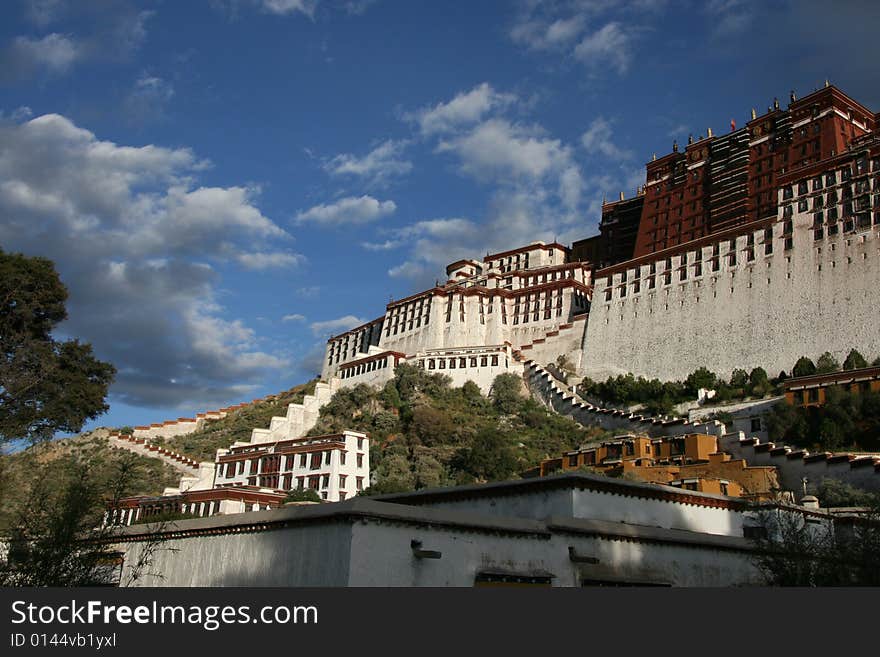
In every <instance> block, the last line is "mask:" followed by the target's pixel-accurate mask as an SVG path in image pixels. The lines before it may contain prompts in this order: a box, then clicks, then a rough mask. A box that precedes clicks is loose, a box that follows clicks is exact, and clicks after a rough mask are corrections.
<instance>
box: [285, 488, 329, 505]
mask: <svg viewBox="0 0 880 657" xmlns="http://www.w3.org/2000/svg"><path fill="white" fill-rule="evenodd" d="M320 501H321V496H320V495H319V494H318V491H316V490H315V489H314V488H304V489H299V488H297V489H294V490H291V491H288V493H287V496H286V497H285V498H284V503H285V504H286V503H287V502H320Z"/></svg>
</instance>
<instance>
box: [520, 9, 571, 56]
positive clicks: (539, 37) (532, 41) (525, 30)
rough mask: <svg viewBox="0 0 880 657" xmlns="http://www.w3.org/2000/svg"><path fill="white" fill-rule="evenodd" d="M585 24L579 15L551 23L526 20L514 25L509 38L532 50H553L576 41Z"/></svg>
mask: <svg viewBox="0 0 880 657" xmlns="http://www.w3.org/2000/svg"><path fill="white" fill-rule="evenodd" d="M585 23H586V17H585V16H583V15H579V14H575V15H574V16H571V17H569V18H559V19H556V20H553V21H543V20H526V21H523V22H520V23H517V24H516V25H514V27H513V29H511V31H510V37H511V39H513V41H515V42H516V43H521V44H523V45H525V46H526V47H528V48H530V49H532V50H555V49H560V48H563V47H565V46H567V45H568V44H570V43H571V42H572V41H573V40H574V39H576V38H577V36H578V35H579V34H580V33H581V32H583V30H584V26H585Z"/></svg>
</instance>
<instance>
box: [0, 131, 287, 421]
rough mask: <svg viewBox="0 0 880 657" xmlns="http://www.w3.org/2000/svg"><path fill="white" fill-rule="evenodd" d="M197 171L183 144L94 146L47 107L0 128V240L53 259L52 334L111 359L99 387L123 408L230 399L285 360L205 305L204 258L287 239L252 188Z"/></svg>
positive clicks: (210, 285)
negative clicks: (214, 180)
mask: <svg viewBox="0 0 880 657" xmlns="http://www.w3.org/2000/svg"><path fill="white" fill-rule="evenodd" d="M204 168H205V163H204V162H203V161H201V160H199V159H198V158H197V157H196V156H195V155H194V154H193V153H192V151H190V150H189V149H185V148H178V149H168V148H163V147H159V146H154V145H147V146H125V145H118V144H115V143H113V142H110V141H102V140H99V139H98V138H97V137H96V136H95V135H94V134H93V133H91V132H89V131H88V130H85V129H83V128H80V127H78V126H76V125H75V124H74V123H73V122H71V121H70V120H69V119H67V118H65V117H63V116H59V115H55V114H50V115H45V116H39V117H37V118H34V119H32V120H30V121H27V122H26V123H22V124H2V125H0V181H2V182H0V216H3V217H4V219H3V221H2V222H0V243H2V244H3V246H4V248H8V249H14V250H16V251H21V252H23V253H26V254H29V255H42V256H45V257H48V258H50V259H52V260H53V261H54V262H55V263H56V266H57V268H58V271H59V273H60V275H61V278H62V280H63V281H64V283H65V285H67V287H68V289H69V290H70V300H69V303H68V310H69V313H70V317H69V319H68V320H67V321H66V322H65V323H64V324H63V325H62V326H61V327H60V329H59V330H60V333H61V334H66V335H74V336H77V337H79V338H82V339H83V340H86V341H88V342H91V343H92V344H93V345H94V347H95V350H96V352H97V354H98V356H99V357H100V358H103V359H107V360H109V361H111V362H113V363H114V364H115V365H116V366H117V368H118V370H119V374H118V375H117V380H116V383H115V384H114V385H113V387H112V388H111V395H112V396H113V397H114V398H116V399H120V400H122V401H124V402H126V403H129V404H132V405H141V406H151V405H158V406H166V405H175V406H176V405H179V404H184V403H190V404H200V403H203V402H204V403H207V400H212V401H215V400H218V399H227V400H230V401H231V400H232V399H235V398H237V397H238V396H239V395H240V394H241V392H242V390H245V389H246V388H247V387H248V385H249V383H250V382H251V381H254V380H258V379H259V378H261V377H264V376H265V374H266V370H267V369H279V368H282V367H284V366H285V365H286V363H287V361H286V360H285V359H283V358H280V357H278V356H276V355H273V354H270V353H265V352H264V351H262V350H260V348H259V338H258V336H257V335H256V334H255V333H254V332H253V330H252V329H250V328H248V327H247V326H245V325H244V324H243V322H242V321H241V320H238V319H235V318H230V317H228V316H227V311H226V309H225V308H223V307H222V306H220V305H219V304H218V303H217V301H216V298H217V297H218V296H219V295H218V282H219V274H218V271H217V269H215V267H214V264H213V263H224V264H225V263H229V262H231V263H233V264H234V263H241V262H242V261H247V260H248V256H249V255H252V254H254V253H260V252H259V250H258V249H257V248H254V247H258V246H259V244H261V243H262V242H263V241H264V240H265V239H267V238H271V239H274V240H285V239H287V238H288V237H289V236H288V235H287V233H285V232H284V231H283V230H282V229H281V228H280V227H278V226H277V225H276V224H275V223H274V222H272V221H271V220H270V219H269V218H268V217H266V216H264V215H263V214H262V213H261V212H260V210H259V209H258V208H257V207H256V205H254V200H255V197H256V191H255V190H253V189H249V188H245V187H226V188H221V187H196V186H195V184H196V180H197V177H198V175H199V173H200V172H201V171H203V170H204ZM72 245H73V246H72ZM171 380H174V381H175V383H169V381H171Z"/></svg>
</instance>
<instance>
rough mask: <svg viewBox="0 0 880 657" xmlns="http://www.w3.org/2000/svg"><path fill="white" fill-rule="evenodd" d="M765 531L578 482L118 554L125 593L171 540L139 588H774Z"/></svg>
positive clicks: (710, 508)
mask: <svg viewBox="0 0 880 657" xmlns="http://www.w3.org/2000/svg"><path fill="white" fill-rule="evenodd" d="M799 512H800V511H799ZM803 512H804V513H811V512H810V511H809V510H803ZM816 513H817V514H818V512H816ZM756 527H758V522H757V520H756V515H755V510H754V507H752V506H749V505H748V504H747V503H745V502H744V501H743V500H740V499H736V498H729V497H724V496H720V495H711V494H706V493H699V492H694V491H683V490H680V489H676V488H671V487H668V486H660V485H654V484H642V483H637V482H631V481H626V480H621V479H613V478H609V477H602V476H597V475H587V474H581V473H575V474H564V475H559V476H551V477H545V478H542V479H527V480H517V481H510V482H500V483H495V484H488V485H476V486H460V487H456V488H447V489H435V490H429V491H421V492H416V493H408V494H399V495H385V496H381V497H378V498H364V497H356V498H355V499H353V500H346V501H345V502H340V503H338V504H323V505H314V506H311V507H285V508H283V509H276V510H272V511H265V512H260V513H249V514H240V515H228V516H215V517H212V518H202V519H197V520H187V521H180V522H177V523H175V524H174V525H173V526H170V527H164V528H163V529H162V531H161V532H160V533H158V534H151V533H150V532H149V527H145V526H138V527H126V528H123V529H121V530H120V534H119V536H118V537H117V539H116V540H117V541H118V542H117V549H119V551H120V552H122V553H123V554H124V567H123V575H122V581H129V580H130V578H128V577H126V573H127V572H128V571H129V570H130V569H131V568H132V566H133V564H137V563H138V559H139V557H140V555H141V551H142V550H143V549H145V548H146V547H148V546H150V545H152V546H153V547H156V543H155V541H156V540H158V549H155V550H154V556H153V562H152V563H151V565H150V568H149V570H150V572H151V573H156V574H157V575H152V574H150V575H147V576H144V577H140V578H138V579H136V580H135V581H136V582H137V584H138V585H143V586H475V585H482V584H503V583H517V584H536V585H549V586H593V585H633V584H640V585H658V586H739V585H754V584H757V583H760V581H761V580H760V574H759V572H758V571H757V569H756V567H755V565H754V556H755V555H754V544H753V543H752V541H751V540H750V538H749V536H750V535H751V534H752V533H753V532H754V531H755V529H754V528H756ZM159 575H161V577H160V576H159Z"/></svg>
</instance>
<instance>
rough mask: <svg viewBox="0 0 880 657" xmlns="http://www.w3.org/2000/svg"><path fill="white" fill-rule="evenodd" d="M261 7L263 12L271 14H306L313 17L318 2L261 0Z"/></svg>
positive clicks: (312, 0) (305, 0)
mask: <svg viewBox="0 0 880 657" xmlns="http://www.w3.org/2000/svg"><path fill="white" fill-rule="evenodd" d="M259 3H260V7H261V8H262V9H263V11H266V12H268V13H270V14H278V15H286V14H294V13H299V14H305V15H306V16H308V17H310V18H311V17H312V16H313V15H314V13H315V8H316V7H317V6H318V0H259Z"/></svg>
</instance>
